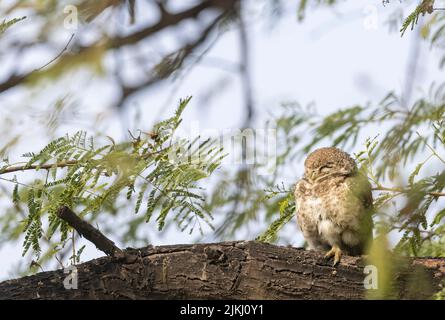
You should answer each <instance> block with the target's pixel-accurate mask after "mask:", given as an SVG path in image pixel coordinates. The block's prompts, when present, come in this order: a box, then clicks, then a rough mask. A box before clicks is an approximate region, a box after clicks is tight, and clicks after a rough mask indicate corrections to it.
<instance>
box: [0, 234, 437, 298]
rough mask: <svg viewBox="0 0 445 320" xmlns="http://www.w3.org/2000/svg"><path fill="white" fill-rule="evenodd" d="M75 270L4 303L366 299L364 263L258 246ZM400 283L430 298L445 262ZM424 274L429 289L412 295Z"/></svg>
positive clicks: (132, 254) (222, 246)
mask: <svg viewBox="0 0 445 320" xmlns="http://www.w3.org/2000/svg"><path fill="white" fill-rule="evenodd" d="M124 252H125V254H124V255H121V256H118V257H103V258H99V259H95V260H92V261H89V262H86V263H83V264H80V265H78V266H76V268H77V289H66V288H65V286H64V283H65V285H66V284H68V285H71V286H73V285H74V286H75V281H74V282H73V281H71V282H70V281H69V279H71V278H67V276H73V274H72V273H70V272H72V271H68V273H64V270H57V271H51V272H42V273H39V274H36V275H33V276H29V277H24V278H21V279H16V280H9V281H5V282H2V283H0V299H363V298H365V297H366V292H367V290H366V289H365V287H364V278H365V276H366V275H365V274H364V268H363V267H364V262H363V260H362V259H361V258H358V257H343V259H342V261H341V263H340V264H339V265H338V266H336V267H332V266H331V265H332V262H331V261H326V260H325V259H324V258H323V255H322V253H319V252H314V251H306V250H304V249H299V248H292V247H281V246H274V245H269V244H264V243H258V242H224V243H215V244H196V245H173V246H161V247H152V246H150V247H146V248H142V249H139V250H136V249H127V250H125V251H124ZM403 270H404V271H403V272H399V273H397V274H395V275H394V277H393V278H394V287H395V288H396V289H397V291H398V296H397V297H399V298H413V297H414V298H430V297H431V296H432V294H433V293H434V292H437V291H438V290H440V288H441V284H440V282H441V281H442V279H443V278H444V276H445V259H426V258H422V259H414V260H409V261H408V266H407V267H406V268H403ZM419 270H421V272H422V279H423V280H424V281H425V279H426V280H427V281H428V285H427V286H423V287H422V289H421V288H420V286H419V285H417V286H416V288H417V290H410V289H409V288H410V285H409V284H408V283H409V279H413V277H412V276H413V274H418V272H419ZM65 272H67V270H65Z"/></svg>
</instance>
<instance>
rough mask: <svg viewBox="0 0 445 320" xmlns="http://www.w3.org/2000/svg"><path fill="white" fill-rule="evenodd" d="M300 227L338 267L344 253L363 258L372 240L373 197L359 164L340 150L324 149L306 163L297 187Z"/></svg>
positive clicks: (314, 246)
mask: <svg viewBox="0 0 445 320" xmlns="http://www.w3.org/2000/svg"><path fill="white" fill-rule="evenodd" d="M295 202H296V214H297V221H298V225H299V226H300V228H301V231H302V232H303V235H304V238H305V239H306V241H307V243H308V246H309V248H310V249H314V250H319V251H321V250H326V251H327V253H326V255H325V257H326V258H331V257H334V266H335V265H336V264H337V263H338V262H339V261H340V259H341V255H342V253H344V254H347V255H361V254H363V252H364V250H366V248H367V247H368V245H369V244H370V241H371V240H372V228H373V222H372V212H373V208H372V193H371V184H370V183H369V181H368V179H367V177H366V176H365V175H363V174H362V173H360V172H359V171H358V169H357V165H356V163H355V161H354V160H353V159H352V158H351V157H350V156H349V155H348V154H347V153H346V152H343V151H342V150H340V149H337V148H320V149H317V150H315V151H314V152H312V153H311V154H309V156H308V157H307V158H306V160H305V162H304V177H303V178H302V179H301V180H300V181H298V182H297V184H296V186H295Z"/></svg>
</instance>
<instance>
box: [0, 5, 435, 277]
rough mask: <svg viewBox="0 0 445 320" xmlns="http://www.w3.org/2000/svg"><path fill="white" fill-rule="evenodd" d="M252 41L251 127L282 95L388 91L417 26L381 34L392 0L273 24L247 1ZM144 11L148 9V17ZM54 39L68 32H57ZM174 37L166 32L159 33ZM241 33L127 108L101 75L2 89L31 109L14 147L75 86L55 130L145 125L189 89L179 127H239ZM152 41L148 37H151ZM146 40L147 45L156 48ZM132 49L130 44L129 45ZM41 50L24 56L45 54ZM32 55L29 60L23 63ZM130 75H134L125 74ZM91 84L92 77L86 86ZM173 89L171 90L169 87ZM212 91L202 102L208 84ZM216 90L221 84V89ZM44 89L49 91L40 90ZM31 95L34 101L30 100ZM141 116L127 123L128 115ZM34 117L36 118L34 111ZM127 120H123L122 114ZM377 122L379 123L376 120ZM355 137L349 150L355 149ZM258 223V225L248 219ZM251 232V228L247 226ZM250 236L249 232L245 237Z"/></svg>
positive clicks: (429, 59) (430, 61)
mask: <svg viewBox="0 0 445 320" xmlns="http://www.w3.org/2000/svg"><path fill="white" fill-rule="evenodd" d="M250 3H251V4H250V9H249V10H251V14H249V18H248V19H249V23H248V25H249V28H248V35H249V44H250V59H251V74H252V80H253V92H254V103H255V108H256V110H257V118H256V121H255V122H254V127H255V128H257V129H258V128H261V127H262V126H263V123H264V121H265V120H267V119H268V117H269V116H270V114H271V113H273V112H275V111H276V110H277V109H278V108H279V106H280V104H281V103H283V102H288V101H297V102H300V103H301V104H303V105H305V104H309V103H312V102H313V103H315V104H316V106H317V108H318V111H319V112H320V113H322V114H327V113H330V112H333V111H335V110H338V109H339V108H343V107H348V106H351V105H355V104H366V103H367V102H378V101H380V100H381V99H382V98H383V97H384V96H385V95H386V94H387V93H388V92H389V91H391V90H395V91H396V92H401V91H403V88H404V86H405V82H406V71H407V68H408V66H409V57H410V52H412V48H413V47H414V44H415V41H417V39H416V33H415V32H408V33H407V34H406V35H405V36H404V37H403V38H401V37H400V34H399V33H398V32H388V26H387V25H386V23H385V22H386V20H387V18H388V15H389V14H390V13H391V12H393V9H395V8H397V7H398V6H401V5H402V4H400V3H399V2H398V1H393V3H392V4H390V5H387V6H383V5H382V4H381V1H345V3H343V4H342V5H339V6H338V7H336V9H335V10H332V9H319V10H315V11H313V12H310V13H309V14H308V19H307V20H306V21H305V22H304V23H299V22H298V21H297V18H296V9H295V4H294V3H292V4H289V10H287V12H286V14H285V15H284V16H283V17H282V18H281V19H280V20H279V21H278V22H277V23H276V24H274V25H273V26H271V25H270V23H269V22H267V21H264V18H263V16H262V15H261V7H260V6H259V5H256V4H255V3H254V1H250ZM149 18H150V17H147V19H149ZM61 33H62V34H61V35H60V36H61V37H62V38H63V37H64V36H65V37H66V36H67V35H69V31H61ZM165 41H166V42H167V44H165V45H168V41H174V40H172V39H170V40H165ZM238 44H239V36H238V34H237V33H236V32H233V31H229V32H227V33H225V34H223V35H222V37H221V38H220V39H219V41H218V42H217V43H216V45H214V46H213V47H212V49H211V50H210V51H209V52H208V53H207V55H206V58H204V59H203V60H202V61H201V62H200V63H199V64H198V65H196V66H195V67H194V68H193V69H192V70H191V71H190V72H189V73H187V75H186V76H185V78H183V79H181V80H180V81H167V82H166V83H164V84H163V85H162V86H159V87H156V88H155V89H152V90H149V91H148V92H146V93H143V94H140V95H138V96H137V97H135V98H134V99H133V100H132V101H131V102H130V103H129V104H128V106H127V109H126V110H127V111H126V112H125V113H123V114H122V113H120V114H113V113H110V112H109V111H107V110H108V105H109V104H110V103H111V101H112V98H113V97H114V96H115V94H114V92H113V87H112V86H109V85H106V84H103V83H102V82H103V81H102V80H101V79H100V77H92V76H91V75H88V74H87V73H85V76H84V77H82V76H80V77H78V78H80V79H81V80H79V81H81V82H85V81H86V82H88V84H87V85H86V86H85V83H82V84H79V82H78V81H76V80H73V81H72V82H70V83H68V84H67V83H64V84H63V85H62V86H60V87H59V88H57V89H55V90H53V91H52V94H49V93H48V94H46V95H45V96H43V97H41V96H38V95H37V98H35V96H36V95H31V96H30V97H28V98H27V99H26V100H23V99H22V98H21V97H22V96H21V94H22V93H21V92H20V91H18V92H17V91H14V92H8V93H6V94H3V95H0V104H1V105H3V106H6V107H3V108H5V111H4V112H5V113H4V115H5V116H6V115H9V116H10V115H12V114H14V112H15V108H16V107H18V106H21V105H23V104H24V101H26V103H29V108H30V109H29V110H32V112H30V113H29V114H23V119H22V120H21V127H22V128H26V132H25V136H26V138H25V141H26V143H22V144H21V146H20V148H22V149H23V150H20V148H19V149H18V150H17V154H21V153H20V151H25V150H26V151H29V147H30V146H32V147H34V148H37V147H38V146H39V145H42V144H44V143H45V142H46V141H42V138H41V137H42V132H41V129H39V126H36V121H41V122H44V120H45V115H44V113H42V112H41V109H40V107H41V106H42V105H45V104H48V103H49V102H50V101H54V99H56V98H57V97H60V95H61V93H64V92H67V93H72V92H76V90H77V91H78V88H79V86H81V85H82V94H81V98H82V99H81V102H80V105H81V107H80V109H79V110H81V111H80V112H78V113H75V114H74V115H72V116H71V117H69V119H67V121H65V123H64V124H63V126H62V127H61V128H60V129H59V130H60V132H64V131H71V132H73V131H77V130H78V129H86V130H101V131H104V132H106V133H107V134H109V135H111V136H114V137H116V136H117V137H124V136H125V133H126V131H127V129H134V128H135V127H146V128H149V127H150V126H151V125H152V124H153V123H154V122H155V121H157V120H159V119H162V118H165V117H167V116H169V115H170V114H171V113H172V111H173V110H174V108H175V106H176V105H175V103H176V102H177V101H178V100H179V99H180V98H183V97H186V96H190V95H191V96H193V99H192V102H191V105H190V108H188V109H187V111H186V113H185V114H184V122H183V126H184V130H185V131H186V130H187V129H188V128H189V129H190V128H191V127H193V125H195V124H196V122H197V121H198V122H199V127H200V128H201V129H203V130H205V129H213V130H215V129H216V130H220V131H222V130H225V129H230V128H232V129H233V128H239V127H240V126H241V125H242V122H243V117H244V115H243V113H242V112H243V111H242V106H243V99H242V91H241V89H240V79H239V76H238V75H237V74H236V73H234V72H233V71H232V70H231V66H232V65H234V64H236V63H237V61H238V60H239V46H238ZM150 45H151V44H150ZM150 45H148V46H147V50H148V51H147V52H155V51H156V48H155V46H156V45H158V44H152V46H153V48H151V47H150ZM420 52H421V61H422V63H421V64H420V65H419V66H418V70H417V73H416V75H417V76H416V79H415V82H414V92H417V93H419V92H420V90H421V89H424V90H425V89H427V88H428V86H429V84H430V83H431V82H432V81H434V80H440V78H441V76H442V71H438V70H437V58H438V57H437V56H436V54H435V53H434V52H432V53H431V52H430V51H429V47H428V44H421V45H420ZM128 54H129V57H130V56H131V52H130V53H128ZM42 57H45V53H42V56H41V57H39V56H37V57H31V58H30V60H33V59H36V60H43V61H44V60H45V59H43V58H42ZM30 63H31V62H30ZM130 76H131V74H130ZM91 84H94V85H91ZM172 88H173V89H172ZM215 88H216V89H217V92H218V93H217V94H216V95H215V96H214V97H213V98H211V99H209V100H204V99H205V97H206V94H207V93H208V92H209V90H210V91H211V90H215ZM221 88H223V89H221ZM47 91H48V90H47ZM34 98H35V99H34ZM137 110H139V112H141V115H140V116H139V117H138V122H134V120H133V119H134V114H135V113H136V111H137ZM91 114H93V115H96V114H100V115H101V116H103V117H105V118H106V121H102V122H101V125H100V126H99V127H95V126H94V123H91V121H89V120H88V119H90V118H91V117H90V115H91ZM39 117H41V118H42V119H40V118H39ZM122 119H124V120H122ZM376 129H377V128H376ZM361 147H362V146H361V145H358V146H357V147H356V148H355V150H351V151H357V150H360V149H361ZM290 170H294V171H296V172H292V175H293V176H295V175H298V174H300V172H301V171H302V164H301V163H296V164H295V165H294V166H293V167H292V168H290ZM250 228H251V229H252V228H254V229H255V225H253V226H251V227H250ZM251 232H252V234H254V233H255V232H256V234H258V230H251ZM285 232H286V233H287V234H290V235H293V234H296V233H297V226H296V224H292V225H289V226H287V227H286V229H285ZM246 234H247V236H249V232H247V233H244V234H243V236H246ZM150 238H151V240H152V241H153V243H154V244H156V245H162V244H173V243H190V242H193V241H194V239H195V238H194V237H192V236H189V235H188V233H181V232H179V231H177V230H175V229H169V230H167V232H166V233H165V234H163V235H162V236H157V235H153V236H151V237H150ZM301 241H302V239H301V236H295V241H294V242H293V243H292V244H293V245H301ZM97 256H100V253H98V252H97V250H96V249H95V248H94V246H88V247H87V249H86V252H85V255H84V256H83V261H87V260H89V259H90V258H94V257H97ZM0 258H1V268H0V280H2V279H7V278H9V277H11V276H14V275H15V274H14V271H15V270H16V266H17V263H18V262H19V261H20V260H21V243H16V244H6V245H3V246H2V247H0Z"/></svg>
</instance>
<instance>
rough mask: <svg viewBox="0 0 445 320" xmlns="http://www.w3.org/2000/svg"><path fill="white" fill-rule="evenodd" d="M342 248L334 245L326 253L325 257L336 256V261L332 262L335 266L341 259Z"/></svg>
mask: <svg viewBox="0 0 445 320" xmlns="http://www.w3.org/2000/svg"><path fill="white" fill-rule="evenodd" d="M341 254H342V252H341V249H340V248H339V247H337V246H333V247H332V249H331V250H329V251H328V252H327V253H326V254H325V256H324V257H325V258H326V259H329V258H332V257H334V263H333V264H332V266H333V267H335V266H336V265H337V264H338V263H339V262H340V260H341Z"/></svg>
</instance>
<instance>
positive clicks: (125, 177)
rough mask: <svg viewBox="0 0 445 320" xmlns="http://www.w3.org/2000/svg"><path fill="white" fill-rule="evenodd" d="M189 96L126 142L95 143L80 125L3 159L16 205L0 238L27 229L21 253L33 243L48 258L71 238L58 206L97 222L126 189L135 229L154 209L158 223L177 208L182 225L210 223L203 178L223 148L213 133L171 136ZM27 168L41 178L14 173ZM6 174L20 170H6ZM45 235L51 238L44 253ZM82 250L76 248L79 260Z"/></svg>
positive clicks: (160, 226)
mask: <svg viewBox="0 0 445 320" xmlns="http://www.w3.org/2000/svg"><path fill="white" fill-rule="evenodd" d="M189 101H190V98H188V99H185V100H183V101H181V102H180V104H179V107H178V109H177V111H176V113H175V115H174V116H173V117H172V118H170V119H167V120H164V121H162V122H160V123H158V124H157V125H156V126H155V127H154V129H153V131H152V132H149V133H144V132H140V133H139V135H138V136H136V137H134V136H133V135H132V137H133V138H132V140H131V141H129V142H124V143H119V144H116V143H115V142H114V140H113V139H112V138H111V137H107V140H108V142H109V143H102V144H101V145H100V146H97V145H96V140H95V138H94V137H92V136H91V137H87V133H86V132H83V131H80V132H77V133H76V134H74V135H72V136H69V135H66V136H65V137H61V138H58V139H56V140H54V141H51V142H50V143H49V144H48V145H47V146H45V147H44V148H43V149H42V150H41V151H39V152H36V153H34V152H29V153H26V154H24V155H23V156H24V157H26V158H29V160H28V161H26V162H25V163H23V164H17V163H10V162H9V160H8V159H7V158H5V159H3V161H2V162H1V163H0V175H1V177H0V179H1V180H2V181H8V182H10V183H12V184H13V185H14V188H13V190H12V194H11V199H12V202H13V208H12V209H13V210H9V211H8V212H7V213H6V214H3V215H2V216H1V218H0V219H1V220H0V221H1V225H2V232H1V237H2V240H3V241H7V240H11V239H14V238H17V237H18V236H19V235H20V234H22V233H24V234H25V237H24V243H23V255H25V254H26V253H27V251H28V250H30V249H32V251H33V252H34V254H35V255H36V257H37V259H40V258H41V257H43V258H44V259H48V258H51V257H52V256H53V255H54V254H55V253H57V251H58V250H61V249H63V248H64V247H65V246H66V245H67V243H70V241H74V239H73V238H72V237H74V233H73V232H72V229H71V228H70V226H69V225H67V224H66V223H65V222H64V221H63V220H61V219H59V218H58V216H57V211H58V210H59V208H61V207H62V206H68V207H70V208H72V209H73V210H74V211H75V212H76V213H78V215H79V216H80V217H81V218H83V219H86V220H87V221H88V222H89V223H92V224H94V223H95V222H96V219H97V217H98V216H99V215H103V214H105V213H106V212H107V211H109V210H111V211H112V210H113V209H112V208H113V207H114V204H115V203H116V202H117V201H118V200H119V199H120V198H122V197H121V196H124V197H125V199H126V200H127V201H128V203H127V206H132V207H133V211H134V213H135V214H141V217H140V218H138V219H137V220H136V221H137V223H136V224H134V223H130V228H129V229H128V233H130V234H133V235H134V234H136V233H137V229H138V228H139V227H141V224H142V223H143V222H149V221H150V219H151V217H152V216H153V214H154V213H156V214H157V217H156V222H157V225H158V229H159V230H162V229H163V228H164V226H165V223H166V219H167V216H168V215H173V220H174V221H176V223H177V225H178V227H179V228H180V229H181V230H185V229H189V230H190V232H192V231H193V229H194V227H195V225H196V221H197V220H198V219H200V220H203V221H204V222H206V223H207V224H208V225H210V226H211V220H212V215H211V214H210V212H208V211H206V210H205V209H204V208H203V203H204V200H205V199H204V196H203V194H202V193H203V192H202V191H203V190H202V189H201V187H199V185H198V183H199V181H200V180H201V179H204V178H207V177H208V176H209V175H211V174H212V172H213V171H214V170H215V169H217V168H218V167H219V165H220V162H221V160H222V158H223V155H222V149H221V147H219V146H217V145H215V144H214V141H211V140H210V139H207V140H205V141H200V139H199V137H196V138H195V139H194V140H193V141H189V140H187V139H177V138H176V137H175V136H174V133H175V131H176V129H177V128H178V126H179V125H180V123H181V115H182V112H183V111H184V108H185V107H186V105H187V104H188V102H189ZM26 170H33V171H36V172H41V171H43V172H44V174H43V176H44V179H36V180H34V181H32V182H30V183H23V182H22V181H21V180H20V179H19V178H18V177H17V175H20V172H22V171H26ZM8 174H9V175H11V174H15V175H14V176H13V178H6V177H4V176H5V175H8ZM130 200H131V201H130ZM23 207H26V212H24V215H23V218H20V217H18V216H17V215H16V212H15V211H16V210H15V209H21V208H23ZM120 210H124V208H120ZM140 211H143V212H142V213H140ZM44 219H46V222H44V221H43V220H44ZM199 226H200V224H199ZM201 232H202V230H201ZM55 235H58V237H57V238H58V239H57V240H54V237H55ZM124 238H125V236H124ZM42 242H45V244H46V245H47V246H48V244H49V250H48V251H47V252H45V253H44V254H43V256H42V254H41V250H42V247H41V243H42ZM79 254H80V253H77V254H75V258H76V261H78V260H79V257H78V255H79ZM72 258H73V259H74V257H72ZM42 262H43V261H42V260H37V263H39V264H40V263H42Z"/></svg>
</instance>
